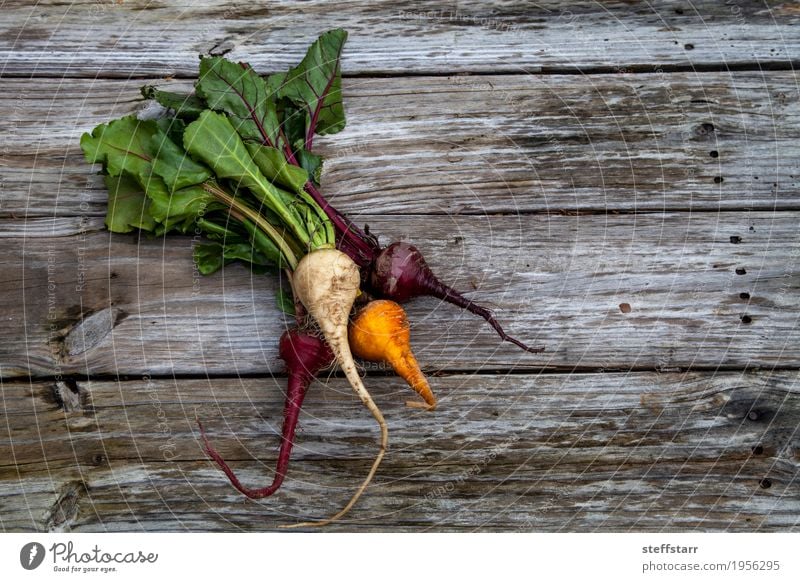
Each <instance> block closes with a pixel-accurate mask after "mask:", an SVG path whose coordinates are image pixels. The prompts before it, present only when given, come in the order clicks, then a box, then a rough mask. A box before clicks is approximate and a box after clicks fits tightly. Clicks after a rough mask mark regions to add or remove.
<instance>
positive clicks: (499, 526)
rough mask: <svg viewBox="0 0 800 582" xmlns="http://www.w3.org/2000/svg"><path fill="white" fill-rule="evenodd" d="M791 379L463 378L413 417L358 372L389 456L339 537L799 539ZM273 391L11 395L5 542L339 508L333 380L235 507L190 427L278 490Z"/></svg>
mask: <svg viewBox="0 0 800 582" xmlns="http://www.w3.org/2000/svg"><path fill="white" fill-rule="evenodd" d="M799 380H800V375H799V374H798V372H767V371H764V372H758V373H742V372H736V373H713V372H710V373H689V374H655V373H633V374H559V375H550V374H540V375H513V376H485V375H455V376H447V377H441V378H435V379H434V380H433V383H434V386H435V389H436V391H437V393H438V394H439V396H440V397H441V406H440V408H439V409H437V411H436V412H435V413H425V412H422V411H419V410H412V409H408V408H405V407H404V406H403V405H402V401H403V400H404V399H405V398H406V397H407V396H408V394H409V390H408V388H407V387H404V386H402V385H401V382H398V381H397V380H396V379H393V378H391V379H390V378H370V379H368V383H369V385H370V388H371V389H372V390H373V391H374V393H375V395H376V398H377V400H378V402H379V403H380V404H381V406H382V408H383V409H384V411H385V413H386V416H387V419H388V421H389V425H390V431H391V433H390V434H391V441H390V448H389V452H388V454H387V457H386V460H385V461H384V463H383V465H382V466H381V469H380V472H379V474H378V477H377V479H376V482H375V483H374V485H373V486H371V487H370V489H369V490H368V491H367V494H366V495H365V496H364V497H363V498H362V501H360V502H359V504H358V506H357V507H356V509H355V510H354V511H353V513H352V514H351V515H350V517H349V519H348V521H347V523H346V524H344V525H342V526H339V529H348V530H374V529H382V530H387V529H391V530H400V531H403V530H416V531H419V530H426V529H430V530H478V529H482V530H504V531H530V530H535V531H609V530H614V531H628V530H635V531H663V530H677V529H683V530H685V529H686V528H691V529H695V530H736V531H771V530H782V531H788V530H794V529H796V528H797V527H798V523H797V515H798V511H800V480H798V472H799V471H800V436H799V435H798V431H797V427H798V423H800V399H798V395H800V382H799ZM282 382H283V381H282V380H277V381H275V380H273V379H270V378H266V379H257V378H250V379H230V378H229V379H222V378H220V379H215V380H213V381H208V380H181V381H177V382H173V381H163V380H147V381H130V382H121V383H117V382H88V383H84V382H78V383H77V384H76V385H73V386H72V387H71V388H70V387H69V386H65V385H63V384H62V385H60V386H57V385H55V384H52V383H34V384H28V383H5V384H4V385H3V399H2V401H3V406H4V410H3V414H4V416H5V420H6V422H4V423H3V424H4V425H6V426H7V428H6V429H5V430H3V431H0V459H2V461H0V514H2V516H3V528H4V529H5V530H6V531H20V530H25V531H32V530H37V531H38V530H47V529H56V530H73V531H98V530H100V531H103V530H109V531H118V530H128V531H130V530H137V531H138V530H146V531H153V530H213V531H216V530H233V529H235V530H265V529H270V528H273V527H275V526H276V525H278V524H280V523H291V522H292V521H295V520H296V519H302V518H308V517H322V516H325V515H328V514H330V513H332V512H333V511H335V510H336V509H337V508H338V507H339V505H340V504H343V503H344V502H345V501H346V500H347V499H348V497H349V495H350V493H351V492H352V490H353V488H354V487H355V486H356V484H357V483H358V482H359V481H360V479H361V478H363V475H364V474H365V473H366V471H367V469H368V467H369V464H370V462H371V455H372V454H373V453H374V448H375V437H376V434H375V433H376V430H375V427H374V426H373V421H372V419H371V418H370V417H369V415H368V414H366V413H365V412H364V411H363V410H362V409H361V407H360V405H359V403H358V401H357V399H356V398H355V397H353V396H352V395H351V394H350V391H349V389H348V387H347V386H346V383H345V382H344V381H343V380H341V379H334V380H331V381H330V382H329V386H327V387H326V386H322V385H319V384H315V385H314V387H313V389H312V390H311V392H310V394H309V397H308V399H307V401H306V405H305V407H304V412H303V415H302V424H303V430H302V432H301V433H300V436H299V439H298V446H297V448H296V450H295V454H294V464H293V466H292V468H291V470H290V473H289V476H288V478H287V481H286V483H285V484H284V486H283V488H282V489H281V491H280V492H279V493H278V494H277V495H275V496H274V497H272V498H270V499H267V500H264V501H263V502H259V503H251V502H244V501H243V499H242V497H241V496H240V495H239V494H238V493H237V492H236V491H235V490H233V489H232V488H231V487H230V486H229V485H228V484H227V480H226V479H225V477H224V475H222V473H221V472H220V471H218V470H216V469H215V467H214V466H213V464H212V463H210V462H209V461H207V460H205V457H204V454H203V452H202V446H201V442H200V440H199V434H198V431H197V428H196V424H195V415H197V416H199V417H201V418H203V419H204V421H205V424H206V427H207V429H208V430H209V434H210V436H211V438H212V439H213V441H214V443H215V445H217V446H218V447H219V449H220V451H221V452H222V453H223V454H224V455H225V456H226V457H227V458H230V459H231V460H232V461H233V465H234V466H235V467H236V469H237V470H238V471H239V472H240V474H241V476H242V478H243V479H244V480H245V481H246V482H248V483H253V484H256V483H261V482H263V481H264V480H266V479H268V478H269V477H270V475H271V472H272V466H273V463H274V461H275V455H276V452H277V446H278V437H277V430H278V428H279V423H280V421H281V412H280V411H281V407H282V402H281V400H282V394H281V388H280V387H279V386H278V384H282ZM31 419H33V420H34V421H33V422H31ZM159 419H160V420H159ZM387 518H388V519H387Z"/></svg>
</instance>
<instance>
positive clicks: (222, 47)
mask: <svg viewBox="0 0 800 582" xmlns="http://www.w3.org/2000/svg"><path fill="white" fill-rule="evenodd" d="M234 48H236V45H235V44H234V42H233V41H232V40H231V39H229V38H226V39H224V40H221V41H220V42H218V43H217V44H215V45H214V46H213V47H211V48H210V49H209V50H208V54H210V55H211V56H212V57H221V56H222V55H226V54H228V53H229V52H231V51H232V50H233V49H234Z"/></svg>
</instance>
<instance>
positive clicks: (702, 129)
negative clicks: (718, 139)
mask: <svg viewBox="0 0 800 582" xmlns="http://www.w3.org/2000/svg"><path fill="white" fill-rule="evenodd" d="M695 133H696V134H697V135H711V134H712V133H714V124H713V123H708V122H705V123H701V124H700V125H698V126H697V129H696V130H695Z"/></svg>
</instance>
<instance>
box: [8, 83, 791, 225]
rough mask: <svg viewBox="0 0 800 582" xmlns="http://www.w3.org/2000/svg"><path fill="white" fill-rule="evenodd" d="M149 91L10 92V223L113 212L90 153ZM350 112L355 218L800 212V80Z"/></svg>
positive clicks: (333, 182)
mask: <svg viewBox="0 0 800 582" xmlns="http://www.w3.org/2000/svg"><path fill="white" fill-rule="evenodd" d="M144 83H145V81H109V80H93V81H87V80H70V79H67V80H60V79H42V80H36V81H33V82H31V81H29V80H22V79H12V80H8V81H6V86H7V88H8V90H7V91H6V92H5V93H3V94H0V107H2V108H4V109H7V110H9V111H11V115H9V116H7V117H0V132H2V134H3V135H4V139H5V147H6V149H5V155H3V157H2V158H0V178H1V180H2V186H3V187H2V189H0V197H1V198H0V216H6V217H9V216H12V217H13V216H16V217H20V218H21V217H40V216H50V217H52V216H71V215H72V216H74V215H84V216H98V215H103V214H104V213H105V201H106V197H107V195H106V192H105V189H104V186H103V184H102V180H101V179H100V178H99V177H98V176H95V175H93V171H92V169H91V168H90V167H89V165H88V164H86V162H85V160H84V159H83V155H82V154H81V151H80V147H79V145H78V142H79V140H80V136H81V134H83V133H84V132H86V131H91V130H92V128H94V127H95V126H96V125H98V124H100V123H104V122H107V121H109V120H110V119H113V118H115V117H120V116H122V115H126V114H129V113H134V112H142V110H143V109H145V105H144V103H143V99H142V97H141V94H140V93H139V88H140V87H141V85H142V84H144ZM31 84H33V86H34V87H36V86H41V85H47V86H52V85H55V88H54V89H53V90H52V91H50V90H48V91H49V93H48V97H47V98H45V99H35V98H31V97H30V96H31V95H33V91H34V89H32V88H31ZM159 84H160V86H162V87H170V88H174V90H190V89H191V83H188V82H173V83H166V82H160V83H159ZM20 94H21V95H23V96H24V95H28V97H27V98H25V97H23V98H22V99H20V98H19V95H20ZM344 99H345V103H346V106H347V115H348V126H347V128H346V129H345V130H344V131H343V132H342V133H339V134H337V135H333V136H328V137H325V138H324V139H320V140H319V145H320V152H321V153H323V154H324V155H325V157H326V159H327V162H326V171H325V175H324V179H323V189H324V191H325V192H326V194H327V195H328V196H329V197H330V199H331V200H333V201H335V203H336V204H337V206H339V207H340V208H341V209H342V210H344V211H346V212H349V213H352V214H354V215H358V214H362V213H370V214H372V213H375V214H377V213H391V214H408V213H424V214H483V213H500V212H502V213H509V212H510V213H528V212H577V211H589V210H591V211H602V212H607V211H624V212H632V211H663V210H681V209H691V210H714V211H717V210H720V209H743V208H752V209H794V208H797V207H798V206H800V194H799V193H800V187H798V184H800V162H798V160H800V150H798V145H797V144H798V143H800V130H799V129H798V128H799V127H800V106H798V103H800V99H799V98H798V84H797V79H796V78H795V75H794V73H772V74H770V75H769V76H765V75H764V74H763V73H734V74H731V73H714V74H699V73H676V74H670V75H666V74H663V75H630V74H626V75H592V76H591V77H590V78H589V80H588V81H587V78H586V77H582V76H575V75H563V76H548V75H544V76H543V75H523V76H481V77H458V76H453V77H444V78H441V77H415V78H391V79H350V80H346V81H345V98H344ZM56 104H57V106H56ZM152 113H153V111H152V110H147V111H146V113H145V114H152Z"/></svg>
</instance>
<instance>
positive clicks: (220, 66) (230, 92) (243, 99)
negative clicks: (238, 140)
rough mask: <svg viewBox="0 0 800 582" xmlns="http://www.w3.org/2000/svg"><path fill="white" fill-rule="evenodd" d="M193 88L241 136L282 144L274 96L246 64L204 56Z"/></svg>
mask: <svg viewBox="0 0 800 582" xmlns="http://www.w3.org/2000/svg"><path fill="white" fill-rule="evenodd" d="M196 89H197V93H198V94H199V95H200V96H201V97H202V98H203V99H204V100H205V102H206V103H207V104H208V107H209V108H210V109H213V110H215V111H222V112H225V113H227V114H228V115H229V116H230V120H231V122H232V123H233V124H234V127H235V129H236V131H238V132H239V135H241V136H242V139H244V140H253V141H256V142H258V143H261V144H264V145H267V146H272V147H282V142H281V141H280V124H279V121H278V114H277V111H276V109H275V100H276V98H277V95H276V94H275V92H274V88H270V87H269V86H268V85H267V81H266V80H265V79H263V78H262V77H260V76H259V75H258V74H257V73H256V72H255V71H253V69H252V68H250V65H247V64H245V63H233V62H231V61H229V60H227V59H225V58H223V57H204V58H202V59H201V60H200V79H199V80H198V81H197V85H196Z"/></svg>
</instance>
